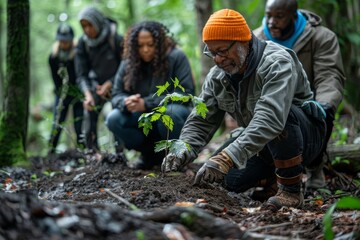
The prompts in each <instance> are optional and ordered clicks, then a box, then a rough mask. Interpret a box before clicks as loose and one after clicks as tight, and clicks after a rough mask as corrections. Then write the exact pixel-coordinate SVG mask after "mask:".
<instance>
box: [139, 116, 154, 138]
mask: <svg viewBox="0 0 360 240" xmlns="http://www.w3.org/2000/svg"><path fill="white" fill-rule="evenodd" d="M152 115H153V112H151V114H150V113H146V114H145V113H143V114H141V116H140V117H139V123H138V127H139V128H143V133H144V134H145V136H147V135H148V134H149V131H150V130H151V129H152V123H151V116H152Z"/></svg>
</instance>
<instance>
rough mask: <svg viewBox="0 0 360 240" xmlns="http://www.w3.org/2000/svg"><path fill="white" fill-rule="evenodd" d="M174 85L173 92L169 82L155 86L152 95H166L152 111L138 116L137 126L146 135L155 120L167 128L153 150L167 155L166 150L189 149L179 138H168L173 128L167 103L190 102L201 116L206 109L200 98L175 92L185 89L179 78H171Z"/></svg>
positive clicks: (179, 152)
mask: <svg viewBox="0 0 360 240" xmlns="http://www.w3.org/2000/svg"><path fill="white" fill-rule="evenodd" d="M171 81H172V83H173V85H174V92H172V93H169V92H168V88H169V86H170V83H169V82H166V83H165V84H164V85H161V86H156V87H157V88H158V90H157V91H156V93H155V94H154V95H157V96H160V95H162V94H163V93H164V92H166V93H167V94H166V96H165V97H164V99H163V100H162V101H161V102H160V103H159V106H158V107H156V108H153V111H152V112H149V113H143V114H142V115H141V116H140V118H139V128H143V133H144V134H145V135H146V136H147V135H148V134H149V131H150V130H151V129H152V124H153V123H154V122H156V121H161V122H162V123H163V124H164V125H165V127H166V129H167V139H166V140H162V141H159V142H157V143H156V145H155V152H160V151H163V150H165V155H167V153H168V151H169V152H172V153H174V154H175V155H178V154H181V153H183V152H184V151H185V150H186V149H188V150H190V145H189V144H188V143H185V142H184V141H181V140H179V139H169V133H170V131H172V130H173V127H174V121H173V120H172V118H171V112H170V115H168V114H166V110H167V105H168V103H174V102H180V103H188V102H192V104H193V106H194V107H195V109H196V113H197V114H198V115H200V116H201V117H203V118H205V117H206V113H207V112H208V109H207V107H206V104H205V103H204V101H203V100H202V99H201V98H198V97H195V96H193V95H191V94H188V95H183V94H180V93H178V92H175V90H176V89H180V90H181V91H182V92H185V89H184V88H183V87H182V86H181V85H180V83H179V79H178V78H175V79H171Z"/></svg>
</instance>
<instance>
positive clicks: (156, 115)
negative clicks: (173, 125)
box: [150, 113, 162, 122]
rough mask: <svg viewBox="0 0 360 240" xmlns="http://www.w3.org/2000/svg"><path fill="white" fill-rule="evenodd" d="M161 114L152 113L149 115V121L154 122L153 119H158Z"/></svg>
mask: <svg viewBox="0 0 360 240" xmlns="http://www.w3.org/2000/svg"><path fill="white" fill-rule="evenodd" d="M161 115H162V114H161V113H154V114H153V115H152V116H151V118H150V121H151V122H155V121H157V120H159V119H160V117H161Z"/></svg>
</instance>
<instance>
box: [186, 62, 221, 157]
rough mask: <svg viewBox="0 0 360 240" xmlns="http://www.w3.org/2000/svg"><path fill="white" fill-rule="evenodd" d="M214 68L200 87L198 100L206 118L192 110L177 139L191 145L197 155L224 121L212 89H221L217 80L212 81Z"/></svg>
mask: <svg viewBox="0 0 360 240" xmlns="http://www.w3.org/2000/svg"><path fill="white" fill-rule="evenodd" d="M215 71H216V67H215V68H212V70H210V73H209V74H208V75H207V77H206V79H205V82H204V84H203V86H202V90H201V93H200V95H199V98H201V99H203V101H204V102H205V104H206V107H207V109H208V112H207V113H206V117H205V118H202V117H201V116H199V115H198V114H197V113H196V109H195V108H194V109H193V110H192V112H191V113H190V115H189V117H188V118H187V120H186V122H185V124H184V127H183V129H182V131H181V135H180V137H179V139H180V140H182V141H184V142H186V143H188V144H190V145H191V148H192V151H194V152H195V153H196V154H198V153H199V152H200V151H201V150H202V148H203V147H204V146H206V144H208V143H209V141H210V140H211V139H212V137H213V136H214V134H215V132H216V131H217V130H218V128H219V127H220V125H221V123H222V120H223V119H224V116H225V112H224V111H223V110H220V109H219V106H218V101H217V99H216V96H215V93H214V89H215V88H222V87H223V86H222V85H221V83H220V80H219V79H213V77H214V72H215Z"/></svg>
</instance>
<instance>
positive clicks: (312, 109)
mask: <svg viewBox="0 0 360 240" xmlns="http://www.w3.org/2000/svg"><path fill="white" fill-rule="evenodd" d="M301 108H302V110H303V111H304V112H305V113H306V114H307V115H310V116H313V117H314V118H316V119H318V120H325V119H326V112H325V110H324V108H323V107H322V106H321V105H320V103H318V102H317V101H313V100H310V101H305V102H304V103H303V104H302V105H301Z"/></svg>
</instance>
